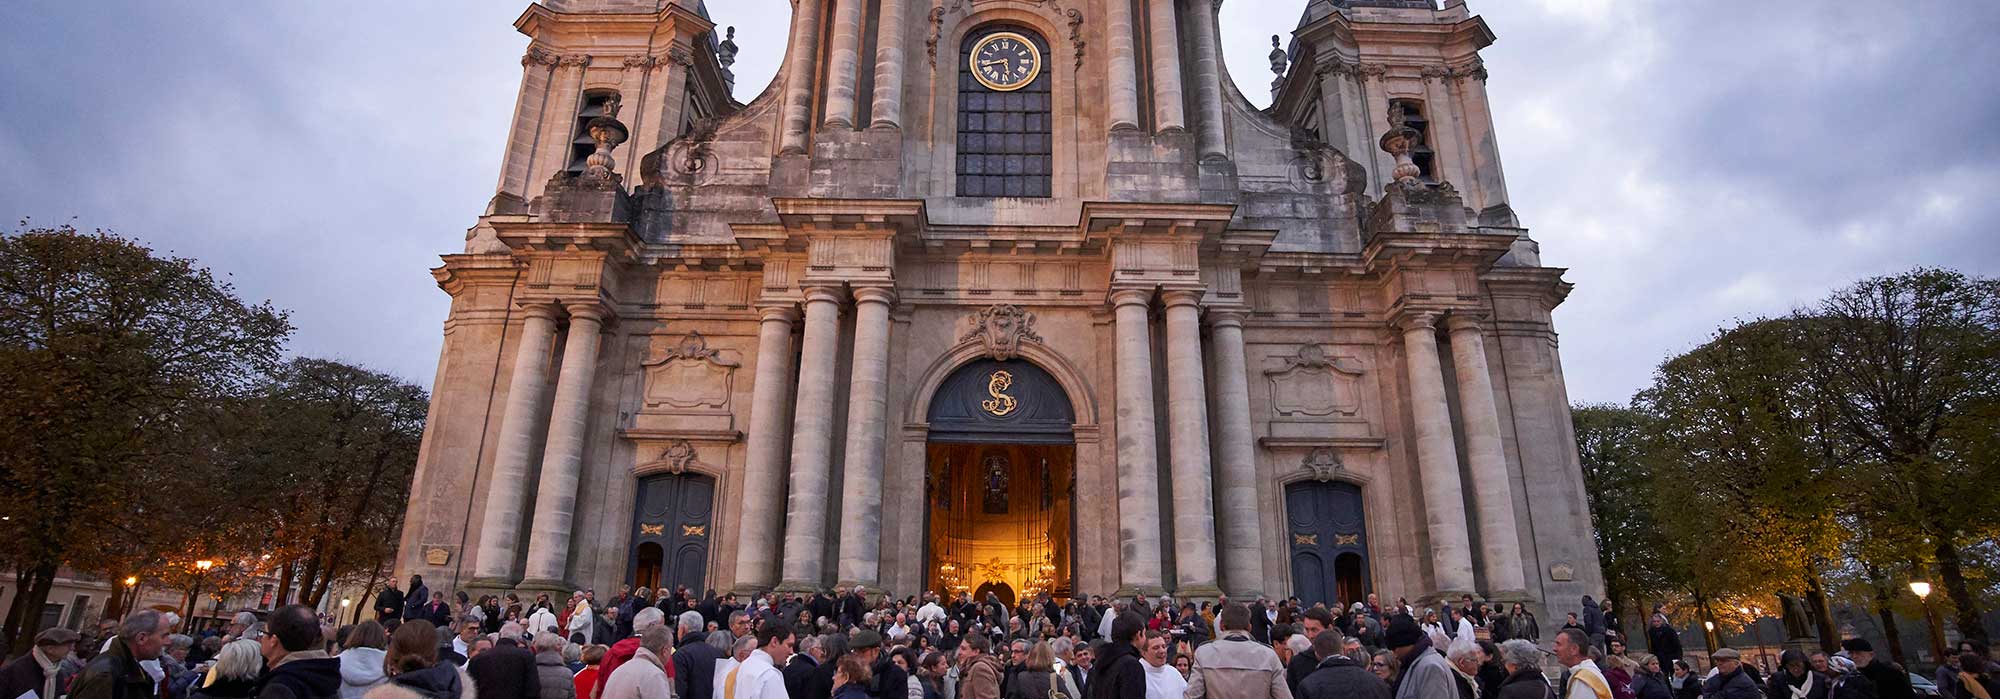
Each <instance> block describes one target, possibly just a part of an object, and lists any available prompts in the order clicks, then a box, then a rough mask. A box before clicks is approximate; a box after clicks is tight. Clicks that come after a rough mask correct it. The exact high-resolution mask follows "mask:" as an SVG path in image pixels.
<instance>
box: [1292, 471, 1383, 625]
mask: <svg viewBox="0 0 2000 699" xmlns="http://www.w3.org/2000/svg"><path fill="white" fill-rule="evenodd" d="M1361 508H1362V506H1361V486H1358V485H1355V484H1353V483H1343V482H1338V481H1305V482H1300V483H1293V484H1291V485H1288V486H1285V523H1286V525H1287V532H1286V536H1288V537H1290V541H1289V542H1288V550H1289V551H1290V552H1291V561H1292V594H1294V595H1297V596H1298V598H1299V601H1300V602H1301V603H1304V604H1305V605H1307V606H1311V605H1313V604H1316V603H1319V602H1325V603H1326V604H1327V605H1328V606H1332V605H1334V604H1353V603H1355V602H1359V601H1361V600H1362V598H1364V597H1367V595H1368V591H1369V588H1370V585H1369V582H1368V526H1367V518H1366V517H1365V516H1364V514H1363V512H1362V509H1361Z"/></svg>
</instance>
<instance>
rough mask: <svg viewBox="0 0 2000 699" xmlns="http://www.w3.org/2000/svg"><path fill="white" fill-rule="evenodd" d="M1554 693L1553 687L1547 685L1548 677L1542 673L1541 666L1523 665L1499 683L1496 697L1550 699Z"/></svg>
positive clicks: (1500, 698) (1505, 698)
mask: <svg viewBox="0 0 2000 699" xmlns="http://www.w3.org/2000/svg"><path fill="white" fill-rule="evenodd" d="M1555 694H1556V690H1555V688H1554V687H1551V686H1549V678H1547V677H1544V676H1543V675H1542V669H1541V668H1538V667H1524V668H1521V671H1520V672H1516V673H1514V674H1511V675H1508V676H1507V679H1506V681H1504V682H1501V683H1500V696H1499V698H1498V699H1551V697H1554V696H1555Z"/></svg>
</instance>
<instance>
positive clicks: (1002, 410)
mask: <svg viewBox="0 0 2000 699" xmlns="http://www.w3.org/2000/svg"><path fill="white" fill-rule="evenodd" d="M1013 385H1014V375H1013V374H1011V373H1008V372H1005V371H996V372H993V375H992V376H990V377H987V379H986V394H987V395H989V396H993V398H992V399H991V400H984V401H980V402H979V407H981V408H985V409H986V412H989V413H992V414H993V416H994V417H1004V416H1006V415H1007V414H1008V413H1011V412H1014V408H1015V407H1016V406H1018V405H1020V403H1018V402H1016V401H1015V400H1014V397H1013V396H1010V395H1007V394H1006V390H1007V389H1008V388H1011V387H1013Z"/></svg>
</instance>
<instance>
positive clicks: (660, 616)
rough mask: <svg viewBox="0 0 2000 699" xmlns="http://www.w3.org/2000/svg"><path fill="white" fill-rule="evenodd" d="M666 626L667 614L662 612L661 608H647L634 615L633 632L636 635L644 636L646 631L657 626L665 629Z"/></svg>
mask: <svg viewBox="0 0 2000 699" xmlns="http://www.w3.org/2000/svg"><path fill="white" fill-rule="evenodd" d="M666 625H667V613H666V612H663V611H660V608H659V607H647V608H645V609H641V610H639V613H638V614H634V615H632V631H633V632H634V633H641V634H643V633H645V630H646V629H650V628H653V627H655V626H660V627H665V626H666ZM669 635H671V634H669Z"/></svg>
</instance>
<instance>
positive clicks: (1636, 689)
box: [1632, 672, 1825, 699]
mask: <svg viewBox="0 0 2000 699" xmlns="http://www.w3.org/2000/svg"><path fill="white" fill-rule="evenodd" d="M1632 695H1633V696H1635V697H1638V699H1674V690H1673V688H1671V687H1668V686H1667V681H1666V680H1664V679H1661V678H1660V676H1659V675H1654V674H1650V673H1645V672H1641V673H1639V674H1637V675H1633V676H1632ZM1813 699H1825V697H1823V696H1822V697H1814V698H1813Z"/></svg>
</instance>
